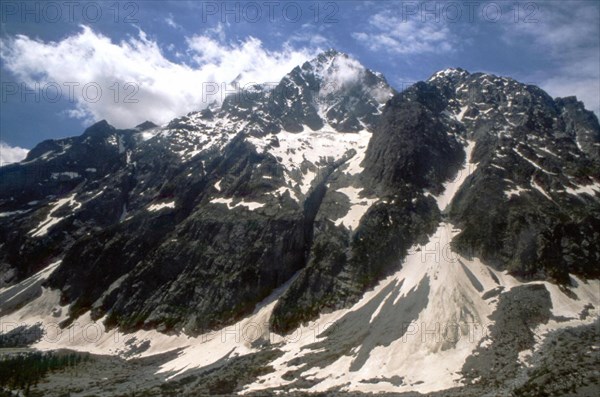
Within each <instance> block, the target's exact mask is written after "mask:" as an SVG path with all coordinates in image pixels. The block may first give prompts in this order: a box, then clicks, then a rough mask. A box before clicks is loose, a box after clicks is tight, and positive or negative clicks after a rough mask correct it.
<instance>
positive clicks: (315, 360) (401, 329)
mask: <svg viewBox="0 0 600 397" xmlns="http://www.w3.org/2000/svg"><path fill="white" fill-rule="evenodd" d="M149 118H151V117H149ZM598 241H600V126H599V124H598V119H597V118H596V116H595V115H594V114H593V113H591V112H589V111H587V110H585V109H584V107H583V104H582V103H581V102H578V101H577V100H576V99H575V98H572V97H570V98H557V99H552V98H551V97H549V96H548V95H547V94H546V93H545V92H544V91H542V90H541V89H539V88H537V87H535V86H530V85H525V84H521V83H519V82H517V81H515V80H512V79H510V78H504V77H497V76H493V75H489V74H483V73H473V74H471V73H468V72H467V71H464V70H462V69H447V70H444V71H441V72H438V73H436V74H435V75H433V76H432V77H431V78H430V79H428V80H427V81H425V82H419V83H417V84H415V85H413V86H412V87H410V88H408V89H406V90H405V91H403V92H401V93H397V92H396V91H395V90H394V89H393V88H391V87H390V86H389V85H388V83H387V82H386V80H385V78H384V77H383V76H381V75H380V74H378V73H375V72H372V71H370V70H368V69H366V68H364V67H363V66H362V65H360V64H359V63H358V62H357V61H355V60H353V59H352V58H350V57H348V56H347V55H345V54H341V53H338V52H336V51H333V50H330V51H328V52H326V53H323V54H321V55H319V56H318V57H317V58H316V59H314V60H312V61H310V62H306V63H305V64H303V65H302V66H298V67H296V68H295V69H293V70H292V71H291V72H290V73H289V74H288V75H286V76H285V77H284V78H283V79H282V80H281V82H280V83H279V84H278V85H277V86H275V87H268V86H266V85H255V86H253V87H250V89H246V90H244V91H240V92H239V93H237V94H233V95H230V96H228V97H227V98H226V99H225V100H224V102H223V104H222V105H221V106H217V105H213V106H211V107H209V108H207V109H205V110H202V111H199V112H194V113H190V114H188V115H187V116H183V117H180V118H177V119H175V120H173V121H171V122H170V123H168V124H167V125H165V126H156V125H154V124H152V123H150V122H146V123H144V124H141V125H139V126H137V127H135V128H133V129H129V130H118V129H115V128H113V127H112V126H111V125H110V124H108V123H107V122H106V121H101V122H98V123H96V124H94V125H93V126H91V127H90V128H88V129H87V130H86V131H85V132H84V134H83V135H82V136H80V137H75V138H66V139H62V140H56V141H46V142H42V143H41V144H39V145H38V146H37V147H36V148H34V149H33V150H32V151H31V152H30V153H29V155H28V157H27V158H26V159H25V160H24V161H23V162H21V163H18V164H13V165H9V166H5V167H2V168H0V298H1V303H0V316H2V317H0V319H2V318H3V319H4V321H14V322H17V323H22V324H24V325H23V326H24V327H25V328H27V327H33V326H36V324H38V326H40V325H41V326H43V325H44V324H45V323H48V322H58V323H60V327H63V328H66V327H68V326H71V327H74V326H75V324H77V323H84V322H88V323H93V324H96V325H97V326H98V327H101V329H102V330H103V332H104V331H105V334H106V337H103V338H102V339H101V340H97V341H94V343H92V344H90V343H86V341H83V342H81V343H79V342H78V343H73V341H70V342H69V343H66V344H61V343H58V344H54V345H52V344H50V345H48V344H44V343H43V341H42V342H38V345H37V346H38V347H40V348H44V349H47V348H56V347H58V346H60V347H66V348H74V349H77V350H87V351H92V352H100V353H107V352H108V353H110V354H117V355H121V356H122V357H124V358H130V357H140V355H142V356H144V355H152V354H156V353H165V352H172V351H175V350H176V349H181V350H177V352H179V353H180V354H179V356H178V357H177V358H175V359H173V360H171V361H168V360H167V361H168V362H165V363H164V364H163V365H162V366H161V368H160V370H159V371H158V373H166V374H167V375H168V378H169V379H174V380H177V381H179V380H182V379H184V378H185V376H192V375H193V377H194V378H193V379H195V381H194V382H196V381H197V382H196V383H194V382H192V383H190V382H191V381H190V382H187V381H182V384H181V385H178V384H175V385H174V387H175V388H176V390H179V391H180V392H181V393H188V392H189V393H191V394H190V395H194V393H200V392H199V390H204V391H205V389H202V388H203V387H208V386H206V385H207V384H209V383H210V382H209V381H207V380H206V379H205V380H204V381H202V379H204V378H202V376H205V375H202V376H200V375H199V374H203V373H204V372H203V371H205V370H206V369H207V368H211V369H215V368H217V369H219V368H220V369H219V371H225V372H218V374H224V375H222V376H224V377H227V376H230V375H228V374H229V372H227V371H233V369H232V368H235V371H238V370H239V368H241V367H244V365H242V364H239V365H238V361H236V360H242V362H243V360H245V359H246V358H240V357H246V356H247V357H255V358H256V362H260V363H261V364H260V368H259V369H260V370H259V369H257V372H256V373H255V374H254V375H252V376H250V378H248V379H246V378H244V379H246V380H245V381H244V383H243V384H237V386H236V383H235V382H233V383H232V385H233V386H232V387H234V389H232V390H228V391H227V392H228V393H229V392H234V391H240V390H241V388H242V387H243V386H244V384H245V385H246V386H245V387H246V389H245V390H246V391H247V392H250V391H254V390H267V391H273V390H288V391H289V390H294V389H308V390H310V391H326V390H343V391H375V392H377V391H407V392H408V391H420V392H432V391H436V390H442V389H451V388H455V387H463V386H464V387H467V386H468V388H467V389H464V390H463V389H456V390H455V391H456V393H457V395H460V394H461V393H463V392H464V393H467V394H464V395H468V393H472V395H480V394H478V393H480V392H481V390H489V388H490V387H494V388H498V387H499V388H500V389H502V390H505V391H507V392H508V391H510V390H514V389H515V388H517V387H526V386H527V385H528V383H527V382H528V379H529V378H528V375H526V374H525V372H523V371H525V368H526V365H525V364H524V362H525V361H524V358H523V357H524V356H523V354H525V353H523V352H527V351H529V352H530V354H531V355H533V356H534V357H535V354H537V353H536V352H539V351H545V349H546V348H547V347H546V346H545V345H543V343H542V342H543V340H544V339H543V338H542V337H541V336H540V337H539V338H538V339H535V338H534V336H533V335H534V334H536V335H537V334H538V333H541V332H542V331H552V332H556V331H555V330H556V329H557V328H567V327H580V328H577V329H578V330H579V331H577V332H581V334H582V335H583V334H585V335H587V333H586V332H584V331H581V329H582V328H581V327H585V326H589V324H591V323H593V321H595V319H596V317H597V316H596V314H597V313H596V310H597V307H598V287H599V284H598V280H597V279H598V278H600V267H599V266H598V264H599V263H600V248H599V247H600V244H598ZM519 302H521V303H519ZM526 302H530V306H528V307H526V305H527V303H526ZM524 305H525V306H524ZM586 308H587V309H586ZM586 310H587V311H586ZM249 324H255V325H256V324H259V325H260V327H259V329H260V332H258V333H257V334H256V335H254V336H253V337H252V338H250V340H248V339H244V338H242V339H244V340H242V341H239V340H237V339H236V341H235V342H234V343H221V344H219V343H218V342H219V336H217V337H215V335H217V334H218V332H217V331H219V330H226V329H230V328H228V327H237V328H235V329H238V331H239V329H244V327H245V326H249ZM324 324H330V325H332V326H331V327H329V328H327V329H326V330H324V327H323V325H324ZM410 324H417V325H418V327H419V326H421V324H422V326H423V327H425V332H424V333H421V332H420V331H419V332H417V331H415V329H414V327H413V328H411V325H410ZM436 324H437V325H436ZM440 324H442V325H441V326H440ZM448 324H456V325H457V326H452V327H448ZM473 324H474V325H476V328H477V332H478V334H477V337H476V338H473V329H471V328H470V327H471V325H473ZM240 327H241V328H240ZM315 327H316V328H315ZM418 327H417V328H418ZM436 327H440V328H439V329H440V331H437V332H438V333H440V335H442V337H441V338H440V340H438V339H436V340H433V341H431V340H427V336H425V339H426V340H425V341H424V342H423V343H420V341H419V340H418V338H420V337H421V336H422V335H427V332H426V331H427V329H429V330H431V329H432V328H433V329H434V330H436V329H438V328H436ZM544 327H546V328H544ZM442 328H443V331H442V330H441V329H442ZM109 330H118V331H119V332H126V333H129V335H130V337H129V338H128V339H126V343H125V345H121V344H119V347H118V348H117V347H115V346H112V347H110V348H109V344H110V340H109V339H110V338H109V337H108V331H109ZM413 331H415V332H413ZM421 331H423V330H421ZM1 332H4V331H1ZM297 333H300V334H301V336H299V338H298V339H294V340H293V343H292V342H290V339H289V337H290V336H291V335H292V336H293V335H296V334H297ZM415 335H416V336H415ZM515 335H518V338H520V339H519V341H520V342H519V343H518V344H517V345H515V346H512V345H511V343H510V341H509V339H510V338H511V337H513V336H514V337H515V338H517V336H515ZM540 335H541V334H540ZM209 336H210V337H209ZM238 336H239V335H238ZM461 336H462V337H463V340H462V341H460V338H461ZM467 336H469V337H470V340H469V342H467V341H466V339H467V338H466V337H467ZM409 337H414V338H415V339H414V340H411V341H409V343H406V338H409ZM507 338H508V339H507ZM34 339H35V338H34ZM238 339H239V338H238ZM200 341H202V342H201V343H200ZM34 342H36V341H35V340H34ZM582 343H583V342H582ZM585 343H587V342H585ZM585 343H583V344H582V346H583V347H582V349H584V347H585V346H587V345H586V344H585ZM536 349H537V350H536ZM585 349H587V347H585ZM474 353H475V354H474ZM249 354H250V355H252V356H248V355H249ZM498 354H500V356H501V357H500V358H498ZM540 354H541V353H540ZM267 356H268V358H267ZM236 357H237V358H236ZM394 357H399V358H402V359H396V358H394ZM406 357H411V360H412V361H411V362H409V361H410V360H409V361H406V360H405V359H404V358H406ZM263 359H264V360H263ZM253 360H254V359H253ZM435 360H438V361H439V362H442V363H444V364H440V365H439V366H435V365H434V364H433V362H434V361H435ZM494 360H500V361H498V362H497V364H498V365H501V366H502V368H504V370H502V371H499V372H498V371H496V372H492V371H487V370H484V368H486V366H490V365H491V364H490V362H494ZM502 360H507V361H506V362H510V363H511V365H514V367H513V366H510V365H508V364H506V363H505V362H504V361H502ZM540 360H541V359H539V360H538V361H535V363H534V364H532V365H534V367H535V366H536V365H538V364H539V365H542V364H540V363H541V362H542V361H540ZM263 361H264V362H263ZM514 362H519V363H520V364H518V365H517V364H514ZM414 363H417V365H414ZM256 365H258V364H256ZM428 365H429V366H432V365H433V367H432V368H433V369H432V371H433V372H436V373H438V375H439V377H438V378H436V379H427V378H426V376H427V375H426V373H424V372H423V370H422V369H420V368H425V367H427V366H428ZM507 365H508V366H507ZM543 365H546V364H543ZM442 367H443V368H442ZM535 368H538V369H539V368H540V367H539V366H537V367H535ZM192 369H194V370H193V371H192V372H185V371H191V370H192ZM194 371H196V372H194ZM486 371H487V372H486ZM190 374H192V375H190ZM198 376H199V378H198ZM218 376H221V375H218ZM233 377H234V378H238V375H235V376H233ZM515 377H516V378H517V380H515ZM519 377H520V378H519ZM165 379H166V378H165ZM165 379H162V381H164V380H165ZM198 379H200V380H198ZM519 379H520V380H519ZM202 382H205V383H202ZM206 382H209V383H206ZM211 382H212V381H211ZM236 382H237V381H236ZM240 382H241V381H240ZM225 383H227V382H225ZM194 385H196V386H194ZM154 386H155V385H153V384H151V383H149V384H148V387H149V388H152V387H154ZM580 386H581V384H579V383H577V387H580ZM194 387H200V389H194ZM177 388H179V389H177ZM236 388H237V389H236ZM500 389H498V390H500ZM206 390H209V392H208V394H214V393H213V392H211V391H210V388H209V389H206ZM215 390H216V389H215ZM461 390H462V391H461ZM213 391H214V390H213Z"/></svg>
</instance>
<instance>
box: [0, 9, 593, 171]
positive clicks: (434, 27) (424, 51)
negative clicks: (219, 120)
mask: <svg viewBox="0 0 600 397" xmlns="http://www.w3.org/2000/svg"><path fill="white" fill-rule="evenodd" d="M0 14H1V15H0V45H1V46H0V56H1V60H0V88H1V98H0V163H9V162H13V161H18V160H19V159H21V158H23V156H24V155H25V154H26V153H27V149H31V148H32V147H34V146H35V145H36V144H37V143H39V142H41V141H43V140H46V139H56V138H61V137H67V136H75V135H80V134H81V133H82V132H83V130H84V129H85V128H86V127H87V126H89V125H90V124H92V123H94V122H95V121H99V120H102V119H105V120H107V121H108V122H109V123H110V124H112V125H114V126H115V127H118V128H131V127H134V126H135V125H138V124H140V123H142V122H144V121H145V120H150V121H153V122H155V123H157V124H162V123H166V122H168V121H169V120H171V119H173V118H175V117H178V116H181V115H184V114H186V113H188V112H190V111H194V110H200V109H202V108H204V107H206V106H208V105H209V104H210V103H211V102H212V101H215V100H217V102H218V101H219V100H220V99H222V97H224V96H225V95H226V94H227V93H228V91H227V84H228V83H231V82H232V81H234V80H236V81H238V82H239V83H240V84H241V85H242V86H244V85H246V84H251V83H264V82H269V83H276V82H277V81H279V79H281V78H282V77H283V76H284V75H285V74H286V73H288V72H289V71H290V70H291V69H293V67H294V66H296V65H300V64H302V63H303V62H304V61H306V60H309V59H311V58H313V57H314V56H316V55H317V54H318V53H319V52H321V51H324V50H327V49H329V48H335V49H337V50H338V51H341V52H345V53H347V54H349V55H350V56H352V57H353V58H355V59H356V60H358V61H359V62H360V63H362V64H363V65H364V66H365V67H367V68H369V69H372V70H374V71H377V72H381V73H383V75H384V76H385V77H386V78H387V80H388V82H389V83H390V84H391V85H392V86H393V87H394V88H396V89H397V90H402V89H404V88H406V87H408V86H409V85H411V84H413V83H415V82H417V81H420V80H425V79H427V78H428V77H429V76H431V75H432V74H433V73H435V72H436V71H438V70H442V69H445V68H448V67H462V68H464V69H467V70H468V71H470V72H487V73H493V74H497V75H501V76H508V77H512V78H515V79H517V80H519V81H521V82H524V83H527V84H535V85H538V86H540V87H542V88H543V89H545V90H546V91H547V92H548V93H549V94H550V95H552V96H553V97H556V96H570V95H576V96H577V97H578V99H580V100H582V101H583V102H584V104H585V106H586V108H587V109H588V110H592V111H594V112H595V113H596V115H600V2H597V1H568V2H567V1H534V2H531V1H527V2H520V1H515V0H510V1H506V2H505V1H495V2H488V1H451V2H441V1H440V2H435V1H429V2H417V1H323V2H317V1H310V0H309V1H301V2H294V1H255V2H241V1H232V2H216V1H184V0H178V1H122V2H115V1H106V2H103V1H91V2H88V1H73V2H67V1H51V2H45V1H3V2H2V3H0Z"/></svg>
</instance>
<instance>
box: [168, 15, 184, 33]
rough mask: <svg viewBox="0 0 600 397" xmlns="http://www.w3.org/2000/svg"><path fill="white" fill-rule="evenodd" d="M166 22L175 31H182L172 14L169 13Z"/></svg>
mask: <svg viewBox="0 0 600 397" xmlns="http://www.w3.org/2000/svg"><path fill="white" fill-rule="evenodd" d="M165 22H166V24H167V25H169V26H170V27H172V28H173V29H181V25H179V24H178V23H177V22H175V18H174V17H173V14H171V13H169V15H168V16H167V17H166V18H165Z"/></svg>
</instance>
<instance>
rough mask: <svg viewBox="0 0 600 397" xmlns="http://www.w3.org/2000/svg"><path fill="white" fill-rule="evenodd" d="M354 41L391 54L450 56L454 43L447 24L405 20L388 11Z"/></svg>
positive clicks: (373, 17)
mask: <svg viewBox="0 0 600 397" xmlns="http://www.w3.org/2000/svg"><path fill="white" fill-rule="evenodd" d="M352 37H353V38H354V39H355V40H357V41H358V42H359V43H361V44H362V45H364V46H366V47H367V48H368V49H369V50H371V51H386V52H389V53H392V54H417V53H428V52H448V51H451V50H452V49H453V44H454V43H455V38H454V36H453V35H452V33H451V32H450V30H449V29H448V27H447V26H445V25H444V24H440V23H434V22H421V21H417V20H402V19H401V18H400V17H399V16H397V15H394V14H393V13H392V12H391V11H389V10H386V11H381V12H378V13H376V14H374V15H372V16H371V17H370V18H369V23H368V25H367V27H366V29H365V30H364V31H360V32H355V33H353V34H352Z"/></svg>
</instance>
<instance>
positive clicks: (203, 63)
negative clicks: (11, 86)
mask: <svg viewBox="0 0 600 397" xmlns="http://www.w3.org/2000/svg"><path fill="white" fill-rule="evenodd" d="M187 43H188V46H189V48H188V56H189V57H191V58H192V59H193V60H194V61H195V65H193V66H190V65H187V64H184V63H175V62H172V61H170V60H169V59H167V58H165V57H164V56H163V54H162V52H161V50H160V48H159V46H158V44H157V43H156V42H155V41H153V40H150V39H148V38H147V37H146V35H145V33H144V32H143V31H140V34H139V37H137V38H134V37H131V38H128V39H127V40H123V41H121V42H118V43H115V42H112V41H111V40H110V39H109V38H107V37H106V36H103V35H101V34H99V33H96V32H94V31H93V30H92V29H90V28H89V27H85V26H82V30H81V32H80V33H78V34H75V35H72V36H69V37H67V38H65V39H63V40H61V41H58V42H43V41H40V40H37V39H32V38H30V37H27V36H24V35H17V36H15V37H10V38H8V39H4V40H2V41H1V43H0V44H2V49H1V50H0V54H1V56H2V58H3V60H4V61H5V67H6V68H7V69H8V70H10V71H11V72H12V73H13V74H14V75H15V76H16V78H17V79H18V81H19V82H23V83H25V84H27V85H29V86H31V87H34V86H35V84H36V83H38V84H40V85H41V87H44V84H48V83H51V82H54V83H57V84H58V85H59V86H61V87H64V90H63V95H64V97H67V96H68V87H67V86H66V85H65V83H67V84H68V83H69V82H75V83H78V84H79V86H77V87H76V88H75V90H74V93H75V96H74V99H75V101H74V108H73V109H72V110H70V111H69V112H68V114H69V115H70V116H71V117H79V118H84V119H85V122H86V123H89V122H91V121H95V120H100V119H106V120H108V121H109V122H110V123H111V124H113V125H115V126H116V127H120V128H126V127H132V126H134V125H137V124H139V123H140V122H143V121H145V120H152V121H154V122H157V123H165V122H168V121H169V120H171V119H173V118H174V117H177V116H180V115H183V114H186V113H188V112H190V111H193V110H199V109H202V108H204V107H206V106H207V105H208V103H209V102H212V101H213V100H215V99H217V100H220V99H222V97H223V96H224V95H225V94H226V93H225V91H224V90H223V89H221V88H219V92H218V93H217V94H215V95H211V96H210V97H207V96H206V95H203V90H206V88H207V87H208V86H210V87H211V88H210V89H211V90H214V89H215V88H214V87H215V86H218V87H221V85H222V84H223V83H228V82H231V81H232V80H233V79H235V78H236V76H238V75H239V74H240V73H242V77H241V81H240V84H242V85H243V84H246V83H249V82H254V83H260V82H274V81H278V80H279V79H281V77H283V76H284V75H285V74H286V73H287V72H289V71H290V70H291V69H292V68H293V67H295V66H296V65H299V64H302V63H303V62H304V61H305V60H307V59H309V58H311V57H313V56H314V55H315V54H316V53H317V52H318V50H317V49H315V50H309V49H306V48H302V49H294V48H292V47H291V46H289V45H284V46H283V48H282V49H281V50H279V51H269V50H267V49H265V48H264V46H263V44H262V43H261V41H260V40H258V39H256V38H253V37H250V38H248V39H246V40H244V41H240V42H235V43H226V42H225V41H224V29H223V26H221V25H219V26H218V27H217V28H216V29H213V30H212V31H209V32H208V34H207V35H203V36H194V37H191V38H188V39H187ZM127 83H130V84H131V85H129V86H126V84H127ZM86 84H88V86H87V89H88V90H87V96H86V95H85V94H86V92H84V90H83V87H84V86H86ZM92 84H97V85H98V86H99V87H100V88H101V90H102V96H101V97H100V98H99V99H98V100H97V101H93V100H94V99H95V89H94V86H93V85H92ZM117 87H118V88H119V90H117ZM116 92H118V93H119V95H118V96H116V95H115V94H116ZM127 95H131V96H130V97H129V99H130V100H131V99H133V100H137V103H131V102H127V100H126V98H127Z"/></svg>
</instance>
